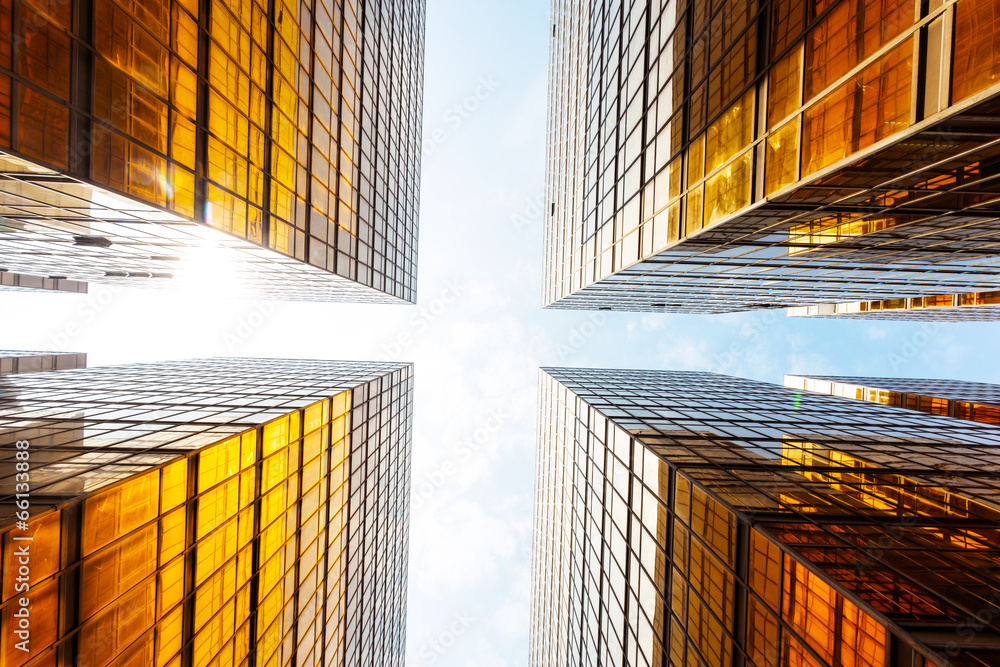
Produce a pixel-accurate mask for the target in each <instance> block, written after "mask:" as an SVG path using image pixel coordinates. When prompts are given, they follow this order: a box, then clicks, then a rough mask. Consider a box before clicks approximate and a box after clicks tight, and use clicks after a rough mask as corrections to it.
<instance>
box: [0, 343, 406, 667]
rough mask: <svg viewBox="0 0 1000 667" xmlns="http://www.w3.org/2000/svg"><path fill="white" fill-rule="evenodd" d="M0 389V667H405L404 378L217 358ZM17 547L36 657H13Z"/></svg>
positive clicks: (34, 379)
mask: <svg viewBox="0 0 1000 667" xmlns="http://www.w3.org/2000/svg"><path fill="white" fill-rule="evenodd" d="M4 381H5V382H9V383H13V384H14V385H15V386H16V388H17V390H18V392H19V395H20V397H21V401H20V402H19V403H14V402H12V401H7V400H6V399H0V455H2V456H3V461H2V463H0V473H2V474H0V497H2V498H0V500H2V501H3V521H2V524H0V526H2V527H0V539H2V548H3V568H4V569H3V582H2V591H3V596H2V602H0V618H2V626H3V633H2V634H0V656H2V657H0V664H3V665H5V666H7V665H10V666H19V665H28V666H31V667H33V666H35V665H57V664H58V665H76V664H79V665H84V664H87V665H115V666H116V667H125V666H126V665H128V666H131V665H136V666H139V665H144V666H145V665H171V666H172V665H217V666H219V667H223V666H229V665H245V664H260V665H262V664H268V665H270V664H274V665H288V664H298V665H306V664H309V665H314V664H316V665H347V664H361V662H362V661H361V660H360V658H361V656H365V657H366V659H367V658H371V659H373V660H374V663H372V664H386V665H389V664H393V665H396V664H401V663H400V659H401V655H402V646H403V644H402V642H403V639H402V637H403V628H404V619H405V586H406V560H407V557H406V554H407V548H408V547H407V545H408V527H407V526H408V506H409V501H408V498H409V466H408V461H409V451H410V425H411V421H412V420H411V400H412V371H411V367H410V366H408V365H406V364H379V363H365V362H332V361H292V360H275V359H267V360H261V359H225V360H222V359H216V360H199V361H185V362H170V363H160V364H135V365H129V366H111V367H103V368H95V369H86V370H72V371H63V372H58V373H39V374H33V375H26V376H9V377H7V378H5V380H4ZM29 396H30V398H31V400H30V401H28V400H26V398H27V397H29ZM25 440H26V441H28V442H29V446H28V448H27V449H26V450H23V449H21V450H19V449H18V448H17V447H16V446H15V443H16V442H17V441H25ZM17 451H28V452H29V454H30V457H29V462H30V484H31V496H30V501H31V515H32V519H31V520H30V522H29V526H28V528H27V530H24V529H22V528H21V527H19V526H18V525H16V523H15V520H14V519H15V517H14V516H13V515H12V511H13V508H12V507H11V504H10V503H11V501H12V500H14V494H15V493H16V489H15V483H16V481H15V478H14V475H15V474H16V472H15V467H14V460H15V459H14V456H15V453H16V452H17ZM24 536H30V537H32V538H33V540H32V541H31V542H30V544H31V554H32V560H31V562H32V567H31V574H30V576H31V605H32V606H31V619H32V621H31V622H32V626H31V627H32V635H31V652H30V654H27V655H25V654H23V653H22V652H20V651H18V650H17V649H16V648H15V647H14V646H13V645H12V642H13V640H12V639H11V637H12V636H13V633H12V630H13V627H14V625H13V624H14V623H15V620H14V617H13V615H12V614H13V613H14V611H15V605H16V596H14V595H13V592H14V583H15V582H14V577H15V575H16V562H15V561H14V560H12V553H13V550H14V549H15V548H17V547H18V546H20V545H21V544H23V543H24V542H23V541H18V540H17V538H18V537H24Z"/></svg>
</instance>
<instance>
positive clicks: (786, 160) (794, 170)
mask: <svg viewBox="0 0 1000 667" xmlns="http://www.w3.org/2000/svg"><path fill="white" fill-rule="evenodd" d="M798 164H799V119H798V118H793V119H792V120H790V121H789V122H787V123H785V124H784V125H782V126H781V127H780V128H778V129H777V130H776V131H774V132H772V133H771V134H770V135H768V137H767V148H766V151H765V158H764V194H768V195H769V194H771V193H773V192H777V191H778V190H780V189H781V188H783V187H785V186H788V185H791V184H792V183H794V182H795V181H797V180H798Z"/></svg>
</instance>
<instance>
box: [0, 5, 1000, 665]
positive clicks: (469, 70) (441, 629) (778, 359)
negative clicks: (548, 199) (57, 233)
mask: <svg viewBox="0 0 1000 667" xmlns="http://www.w3.org/2000/svg"><path fill="white" fill-rule="evenodd" d="M550 25H551V23H550V21H549V7H548V4H547V3H546V2H544V1H539V2H523V1H522V2H476V3H470V2H463V1H459V0H447V1H443V0H430V1H429V4H428V11H427V44H426V47H427V51H426V70H425V104H424V137H425V153H424V159H423V175H422V195H421V197H422V199H421V213H420V248H419V278H418V294H419V297H418V304H417V306H408V307H401V306H354V305H339V304H303V303H279V304H272V303H254V302H249V301H236V300H220V299H218V298H216V297H214V296H213V295H212V293H211V291H210V290H205V289H201V290H198V291H192V292H181V293H173V292H149V291H133V290H123V291H118V292H111V291H109V290H108V289H107V288H102V287H99V286H94V287H93V288H92V293H91V294H90V295H89V296H80V295H60V294H42V295H36V294H18V293H2V292H0V313H2V316H0V349H3V348H7V349H10V348H13V349H18V348H20V349H39V348H55V349H64V350H79V351H85V352H88V353H89V355H90V363H91V365H104V364H112V363H123V362H132V361H154V360H161V359H175V358H185V357H203V356H212V355H230V354H232V355H241V356H272V357H280V356H288V357H303V358H329V359H377V358H382V359H392V360H399V361H413V362H415V364H416V400H415V431H414V450H413V482H414V488H413V498H412V502H413V511H412V517H411V521H412V524H411V552H410V582H409V621H408V640H407V641H408V660H407V665H411V666H414V667H415V666H420V667H424V666H428V665H446V666H471V665H475V666H476V667H490V666H501V665H509V666H516V665H523V664H526V662H527V641H528V602H529V600H528V597H529V584H530V564H531V559H530V548H531V544H530V542H531V512H532V490H533V485H534V449H535V421H536V390H537V381H538V367H539V366H541V365H553V366H558V365H566V366H598V367H625V368H664V369H701V370H717V371H720V372H725V373H728V374H732V375H741V376H744V377H750V378H754V379H759V380H766V381H772V382H780V381H781V376H782V374H783V373H786V372H794V373H823V374H836V375H890V376H910V377H942V378H957V379H966V380H978V381H983V382H991V381H992V382H996V381H997V378H998V377H1000V372H998V371H1000V355H997V353H996V349H997V346H996V343H997V340H998V333H1000V325H998V324H978V323H969V324H948V325H939V326H937V327H928V326H927V325H921V324H910V323H866V322H860V321H837V320H805V319H788V318H785V317H784V314H783V313H780V312H773V311H772V312H760V313H742V314H736V315H725V316H682V315H638V314H635V315H632V314H623V313H601V314H600V315H603V317H599V316H598V315H597V314H595V313H589V314H588V313H583V312H567V311H543V310H542V309H541V308H540V305H539V304H540V301H541V258H542V248H541V239H542V223H541V218H540V217H539V216H537V215H535V214H534V211H535V209H534V206H535V204H534V202H536V201H537V199H538V197H539V196H540V195H541V193H542V187H543V182H544V173H543V167H544V165H543V160H544V153H545V95H546V68H547V63H548V54H547V49H548V37H549V34H550V27H549V26H550ZM456 105H459V108H460V109H461V111H459V110H458V109H456Z"/></svg>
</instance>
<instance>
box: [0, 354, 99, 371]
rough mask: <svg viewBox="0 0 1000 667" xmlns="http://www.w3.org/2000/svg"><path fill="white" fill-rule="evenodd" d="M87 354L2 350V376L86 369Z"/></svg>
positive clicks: (0, 368)
mask: <svg viewBox="0 0 1000 667" xmlns="http://www.w3.org/2000/svg"><path fill="white" fill-rule="evenodd" d="M86 367H87V353H86V352H33V351H29V350H0V375H13V374H15V373H38V372H42V371H60V370H68V369H71V368H86Z"/></svg>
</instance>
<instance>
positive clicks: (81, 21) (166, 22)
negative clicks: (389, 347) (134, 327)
mask: <svg viewBox="0 0 1000 667" xmlns="http://www.w3.org/2000/svg"><path fill="white" fill-rule="evenodd" d="M424 11H425V10H424V3H422V2H406V1H404V0H271V1H269V2H265V1H263V0H209V1H208V2H199V1H196V0H154V1H153V2H147V3H143V4H135V3H131V2H125V1H124V0H70V1H63V0H52V1H49V0H2V2H0V31H2V32H3V33H5V34H4V37H5V39H3V40H0V41H2V42H3V43H4V46H0V174H3V178H2V179H0V206H2V212H3V215H4V219H5V221H4V225H3V226H2V227H0V251H2V252H3V254H4V255H5V258H4V264H5V268H8V269H10V270H12V271H21V272H24V273H29V274H33V275H52V274H53V273H55V274H57V275H66V276H68V277H69V278H72V279H74V280H90V281H102V282H126V283H127V284H131V285H140V284H142V285H152V286H157V285H163V284H172V283H175V282H177V280H178V279H180V278H182V277H183V276H184V275H185V274H186V273H193V274H195V276H194V278H192V279H199V278H201V279H205V278H204V276H202V275H201V274H203V273H211V272H212V271H213V270H214V272H216V273H221V274H223V275H224V276H226V277H229V278H230V279H231V281H232V282H233V283H237V284H239V285H240V286H241V287H242V288H243V289H244V290H245V291H246V292H247V293H248V294H251V295H269V296H275V297H279V298H285V299H307V300H330V301H335V300H348V301H384V302H399V301H413V300H414V298H415V297H414V294H415V283H414V279H415V274H416V226H417V205H418V188H419V168H420V164H419V160H420V155H419V147H420V131H421V116H422V90H423V31H424V27H423V26H424ZM217 247H221V249H219V252H218V253H209V254H207V255H203V253H202V252H201V251H202V250H203V249H204V248H213V249H218V248H217ZM39 248H44V250H45V251H46V253H47V256H45V257H38V256H37V254H38V249H39ZM192 264H193V265H195V266H191V265H192ZM204 265H207V267H206V266H204ZM199 270H200V273H199ZM172 279H173V280H172Z"/></svg>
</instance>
